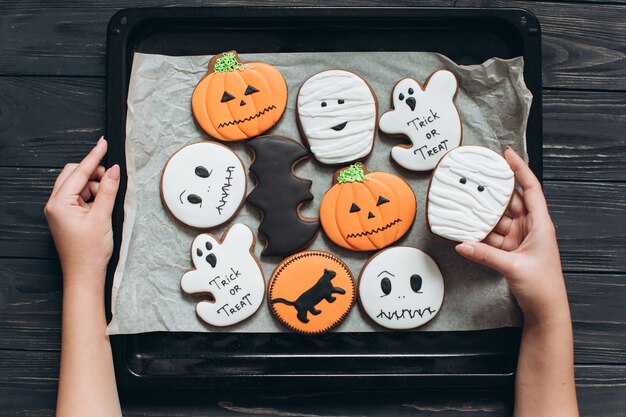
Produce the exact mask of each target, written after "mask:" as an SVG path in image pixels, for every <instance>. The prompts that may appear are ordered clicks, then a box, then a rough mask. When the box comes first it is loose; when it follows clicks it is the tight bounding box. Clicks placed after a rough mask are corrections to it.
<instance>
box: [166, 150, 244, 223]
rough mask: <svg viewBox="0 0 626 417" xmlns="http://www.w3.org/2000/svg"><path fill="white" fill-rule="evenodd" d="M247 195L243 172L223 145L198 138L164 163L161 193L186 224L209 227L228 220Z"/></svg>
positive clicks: (240, 164) (241, 164) (234, 156)
mask: <svg viewBox="0 0 626 417" xmlns="http://www.w3.org/2000/svg"><path fill="white" fill-rule="evenodd" d="M245 195H246V172H245V170H244V167H243V163H242V162H241V160H240V159H239V157H238V156H237V155H236V154H235V153H234V152H233V151H231V150H230V149H228V148H227V147H226V146H224V145H220V144H218V143H215V142H208V141H204V142H198V143H192V144H191V145H187V146H184V147H183V148H181V149H179V150H178V151H177V152H176V153H175V154H174V155H172V157H171V158H170V159H169V161H167V163H166V164H165V168H163V174H162V176H161V197H162V200H163V203H164V204H165V206H166V207H167V209H168V210H169V211H170V212H171V213H172V215H174V217H176V218H177V219H178V220H180V221H181V222H183V223H185V224H186V225H188V226H191V227H196V228H200V229H208V228H211V227H216V226H219V225H220V224H223V223H225V222H227V221H228V220H230V219H231V218H232V217H233V216H234V215H235V214H236V213H237V211H239V208H240V207H241V204H242V202H243V199H244V197H245Z"/></svg>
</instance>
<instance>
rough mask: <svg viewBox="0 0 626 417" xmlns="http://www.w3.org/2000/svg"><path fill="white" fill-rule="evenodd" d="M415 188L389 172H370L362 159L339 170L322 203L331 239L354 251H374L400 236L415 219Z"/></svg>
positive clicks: (321, 212)
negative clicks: (362, 162) (360, 161)
mask: <svg viewBox="0 0 626 417" xmlns="http://www.w3.org/2000/svg"><path fill="white" fill-rule="evenodd" d="M416 203H417V202H416V200H415V194H414V193H413V190H412V189H411V187H410V186H409V184H407V182H406V181H404V180H403V179H402V178H400V177H398V176H396V175H393V174H390V173H388V172H367V171H366V170H365V166H364V165H363V164H361V163H357V164H354V165H351V166H350V167H349V168H345V169H343V170H339V171H337V173H336V174H335V177H334V185H333V186H332V187H331V188H330V190H328V191H327V192H326V194H325V195H324V197H323V198H322V203H321V205H320V220H321V222H322V228H323V229H324V232H325V233H326V235H327V236H328V238H329V239H330V240H332V241H333V242H334V243H336V244H337V245H339V246H341V247H343V248H346V249H351V250H354V251H372V250H377V249H382V248H384V247H387V246H389V245H391V244H392V243H394V242H395V241H397V240H398V239H400V238H401V237H402V236H404V234H405V233H406V232H407V231H408V230H409V229H410V228H411V225H412V224H413V220H415V212H416Z"/></svg>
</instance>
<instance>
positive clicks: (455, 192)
mask: <svg viewBox="0 0 626 417" xmlns="http://www.w3.org/2000/svg"><path fill="white" fill-rule="evenodd" d="M514 187H515V177H514V174H513V171H512V170H511V168H510V167H509V164H508V163H507V162H506V160H505V159H504V158H503V157H501V156H500V155H498V154H497V153H495V152H494V151H492V150H491V149H489V148H485V147H482V146H460V147H458V148H456V149H453V150H451V151H450V152H448V153H447V154H446V155H445V156H444V157H443V158H442V159H441V162H440V163H439V165H438V166H437V168H436V169H435V171H434V172H433V175H432V178H431V180H430V185H429V187H428V194H427V195H428V200H427V204H426V207H427V220H428V225H429V227H430V230H431V231H432V232H433V233H434V234H436V235H439V236H441V237H445V238H446V239H450V240H454V241H458V242H462V241H480V240H483V239H484V238H485V237H486V236H487V235H488V234H489V233H490V232H491V231H492V230H493V228H494V227H496V225H497V224H498V222H499V221H500V219H501V218H502V215H503V214H504V211H505V210H506V208H507V207H508V205H509V201H510V200H511V196H512V195H513V190H514Z"/></svg>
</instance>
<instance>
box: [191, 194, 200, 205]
mask: <svg viewBox="0 0 626 417" xmlns="http://www.w3.org/2000/svg"><path fill="white" fill-rule="evenodd" d="M187 201H189V202H190V203H191V204H202V198H201V197H200V196H199V195H195V194H189V195H188V196H187Z"/></svg>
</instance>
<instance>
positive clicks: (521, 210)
mask: <svg viewBox="0 0 626 417" xmlns="http://www.w3.org/2000/svg"><path fill="white" fill-rule="evenodd" d="M509 213H511V216H513V218H518V217H522V216H525V215H526V214H527V213H526V204H524V199H523V198H522V196H521V195H520V193H519V191H517V190H515V191H513V196H512V197H511V202H510V203H509Z"/></svg>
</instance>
